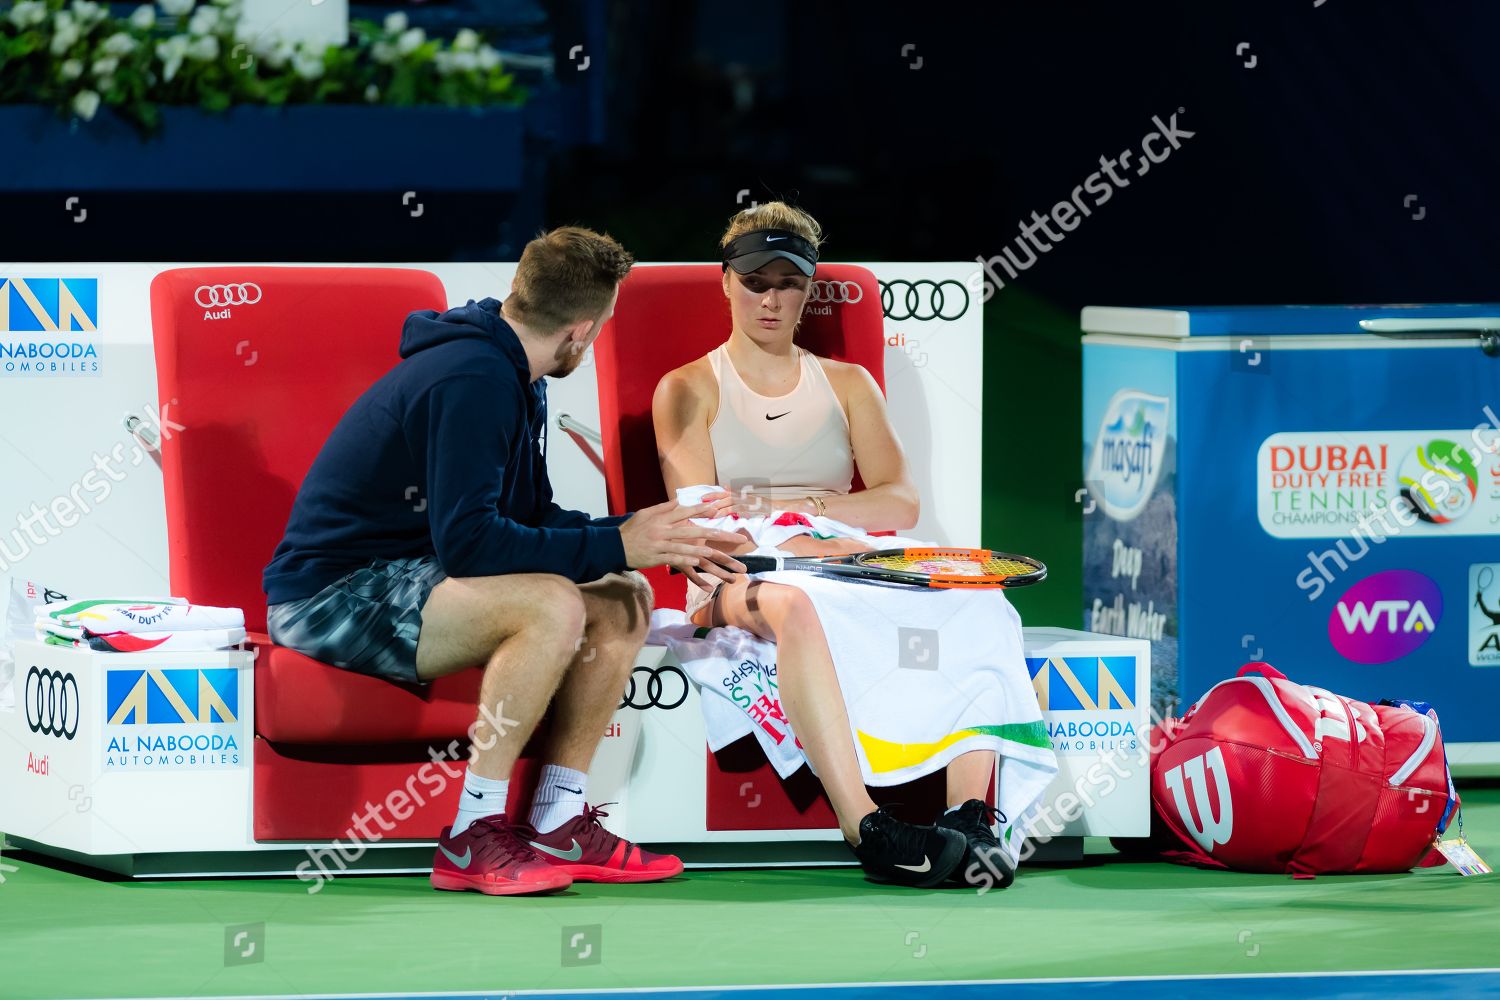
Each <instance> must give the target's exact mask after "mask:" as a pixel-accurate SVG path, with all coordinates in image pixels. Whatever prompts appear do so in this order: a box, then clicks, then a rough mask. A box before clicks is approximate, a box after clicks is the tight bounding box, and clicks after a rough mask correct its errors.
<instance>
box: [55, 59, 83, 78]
mask: <svg viewBox="0 0 1500 1000" xmlns="http://www.w3.org/2000/svg"><path fill="white" fill-rule="evenodd" d="M57 75H58V76H60V77H62V78H63V79H64V80H76V79H78V78H79V77H80V76H82V75H83V62H82V61H81V60H79V59H69V60H66V61H65V62H64V63H63V64H62V65H61V66H59V67H57Z"/></svg>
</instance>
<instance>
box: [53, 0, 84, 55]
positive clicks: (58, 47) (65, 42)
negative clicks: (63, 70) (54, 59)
mask: <svg viewBox="0 0 1500 1000" xmlns="http://www.w3.org/2000/svg"><path fill="white" fill-rule="evenodd" d="M79 35H80V32H79V30H78V22H77V21H75V20H73V15H72V14H69V13H68V12H67V11H65V10H60V11H58V12H57V13H56V14H54V15H52V46H51V48H52V54H53V55H55V56H60V55H62V54H63V53H64V52H66V51H68V50H69V49H71V48H72V47H73V46H74V44H76V43H77V41H78V38H79Z"/></svg>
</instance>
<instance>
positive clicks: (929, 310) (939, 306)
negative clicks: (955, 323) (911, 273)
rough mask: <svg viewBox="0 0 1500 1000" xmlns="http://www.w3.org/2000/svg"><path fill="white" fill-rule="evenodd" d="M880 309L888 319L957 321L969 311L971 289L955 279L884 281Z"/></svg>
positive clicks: (881, 288)
mask: <svg viewBox="0 0 1500 1000" xmlns="http://www.w3.org/2000/svg"><path fill="white" fill-rule="evenodd" d="M950 285H951V286H952V288H951V289H950V288H949V286H950ZM880 309H881V311H882V312H884V313H885V318H886V319H894V320H907V319H946V320H955V319H958V318H959V317H960V316H962V315H963V314H964V313H966V312H968V311H969V290H968V289H967V288H965V287H964V283H963V282H962V281H956V280H954V279H953V278H946V279H944V280H942V281H929V280H927V279H926V278H922V279H921V280H919V281H900V280H898V281H882V282H881V283H880Z"/></svg>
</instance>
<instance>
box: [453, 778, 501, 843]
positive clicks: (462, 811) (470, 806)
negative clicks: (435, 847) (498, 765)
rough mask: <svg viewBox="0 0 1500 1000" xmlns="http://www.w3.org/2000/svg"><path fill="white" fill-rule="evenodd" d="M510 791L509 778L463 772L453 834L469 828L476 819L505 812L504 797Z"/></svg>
mask: <svg viewBox="0 0 1500 1000" xmlns="http://www.w3.org/2000/svg"><path fill="white" fill-rule="evenodd" d="M509 793H510V780H509V779H502V778H481V777H480V776H479V775H477V774H475V773H474V772H473V771H466V772H465V773H464V787H463V791H462V792H460V793H459V802H458V818H457V819H455V820H454V821H453V834H452V835H453V836H455V837H456V836H458V835H459V834H460V833H463V832H464V831H465V830H467V829H468V828H469V824H470V823H472V822H474V821H475V820H476V819H483V818H484V817H486V816H493V815H495V814H496V813H503V812H505V797H506V796H507V795H508V794H509Z"/></svg>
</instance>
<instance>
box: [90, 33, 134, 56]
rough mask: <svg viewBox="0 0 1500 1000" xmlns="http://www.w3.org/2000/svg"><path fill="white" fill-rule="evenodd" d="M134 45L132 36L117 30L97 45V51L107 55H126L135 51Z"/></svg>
mask: <svg viewBox="0 0 1500 1000" xmlns="http://www.w3.org/2000/svg"><path fill="white" fill-rule="evenodd" d="M135 46H136V40H135V39H134V38H131V37H130V36H129V35H127V34H125V32H123V31H117V32H115V33H114V34H113V35H110V36H109V37H108V38H106V39H105V40H104V44H103V45H101V46H99V51H100V52H103V53H104V54H105V55H107V56H128V55H130V53H132V52H134V51H135Z"/></svg>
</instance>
